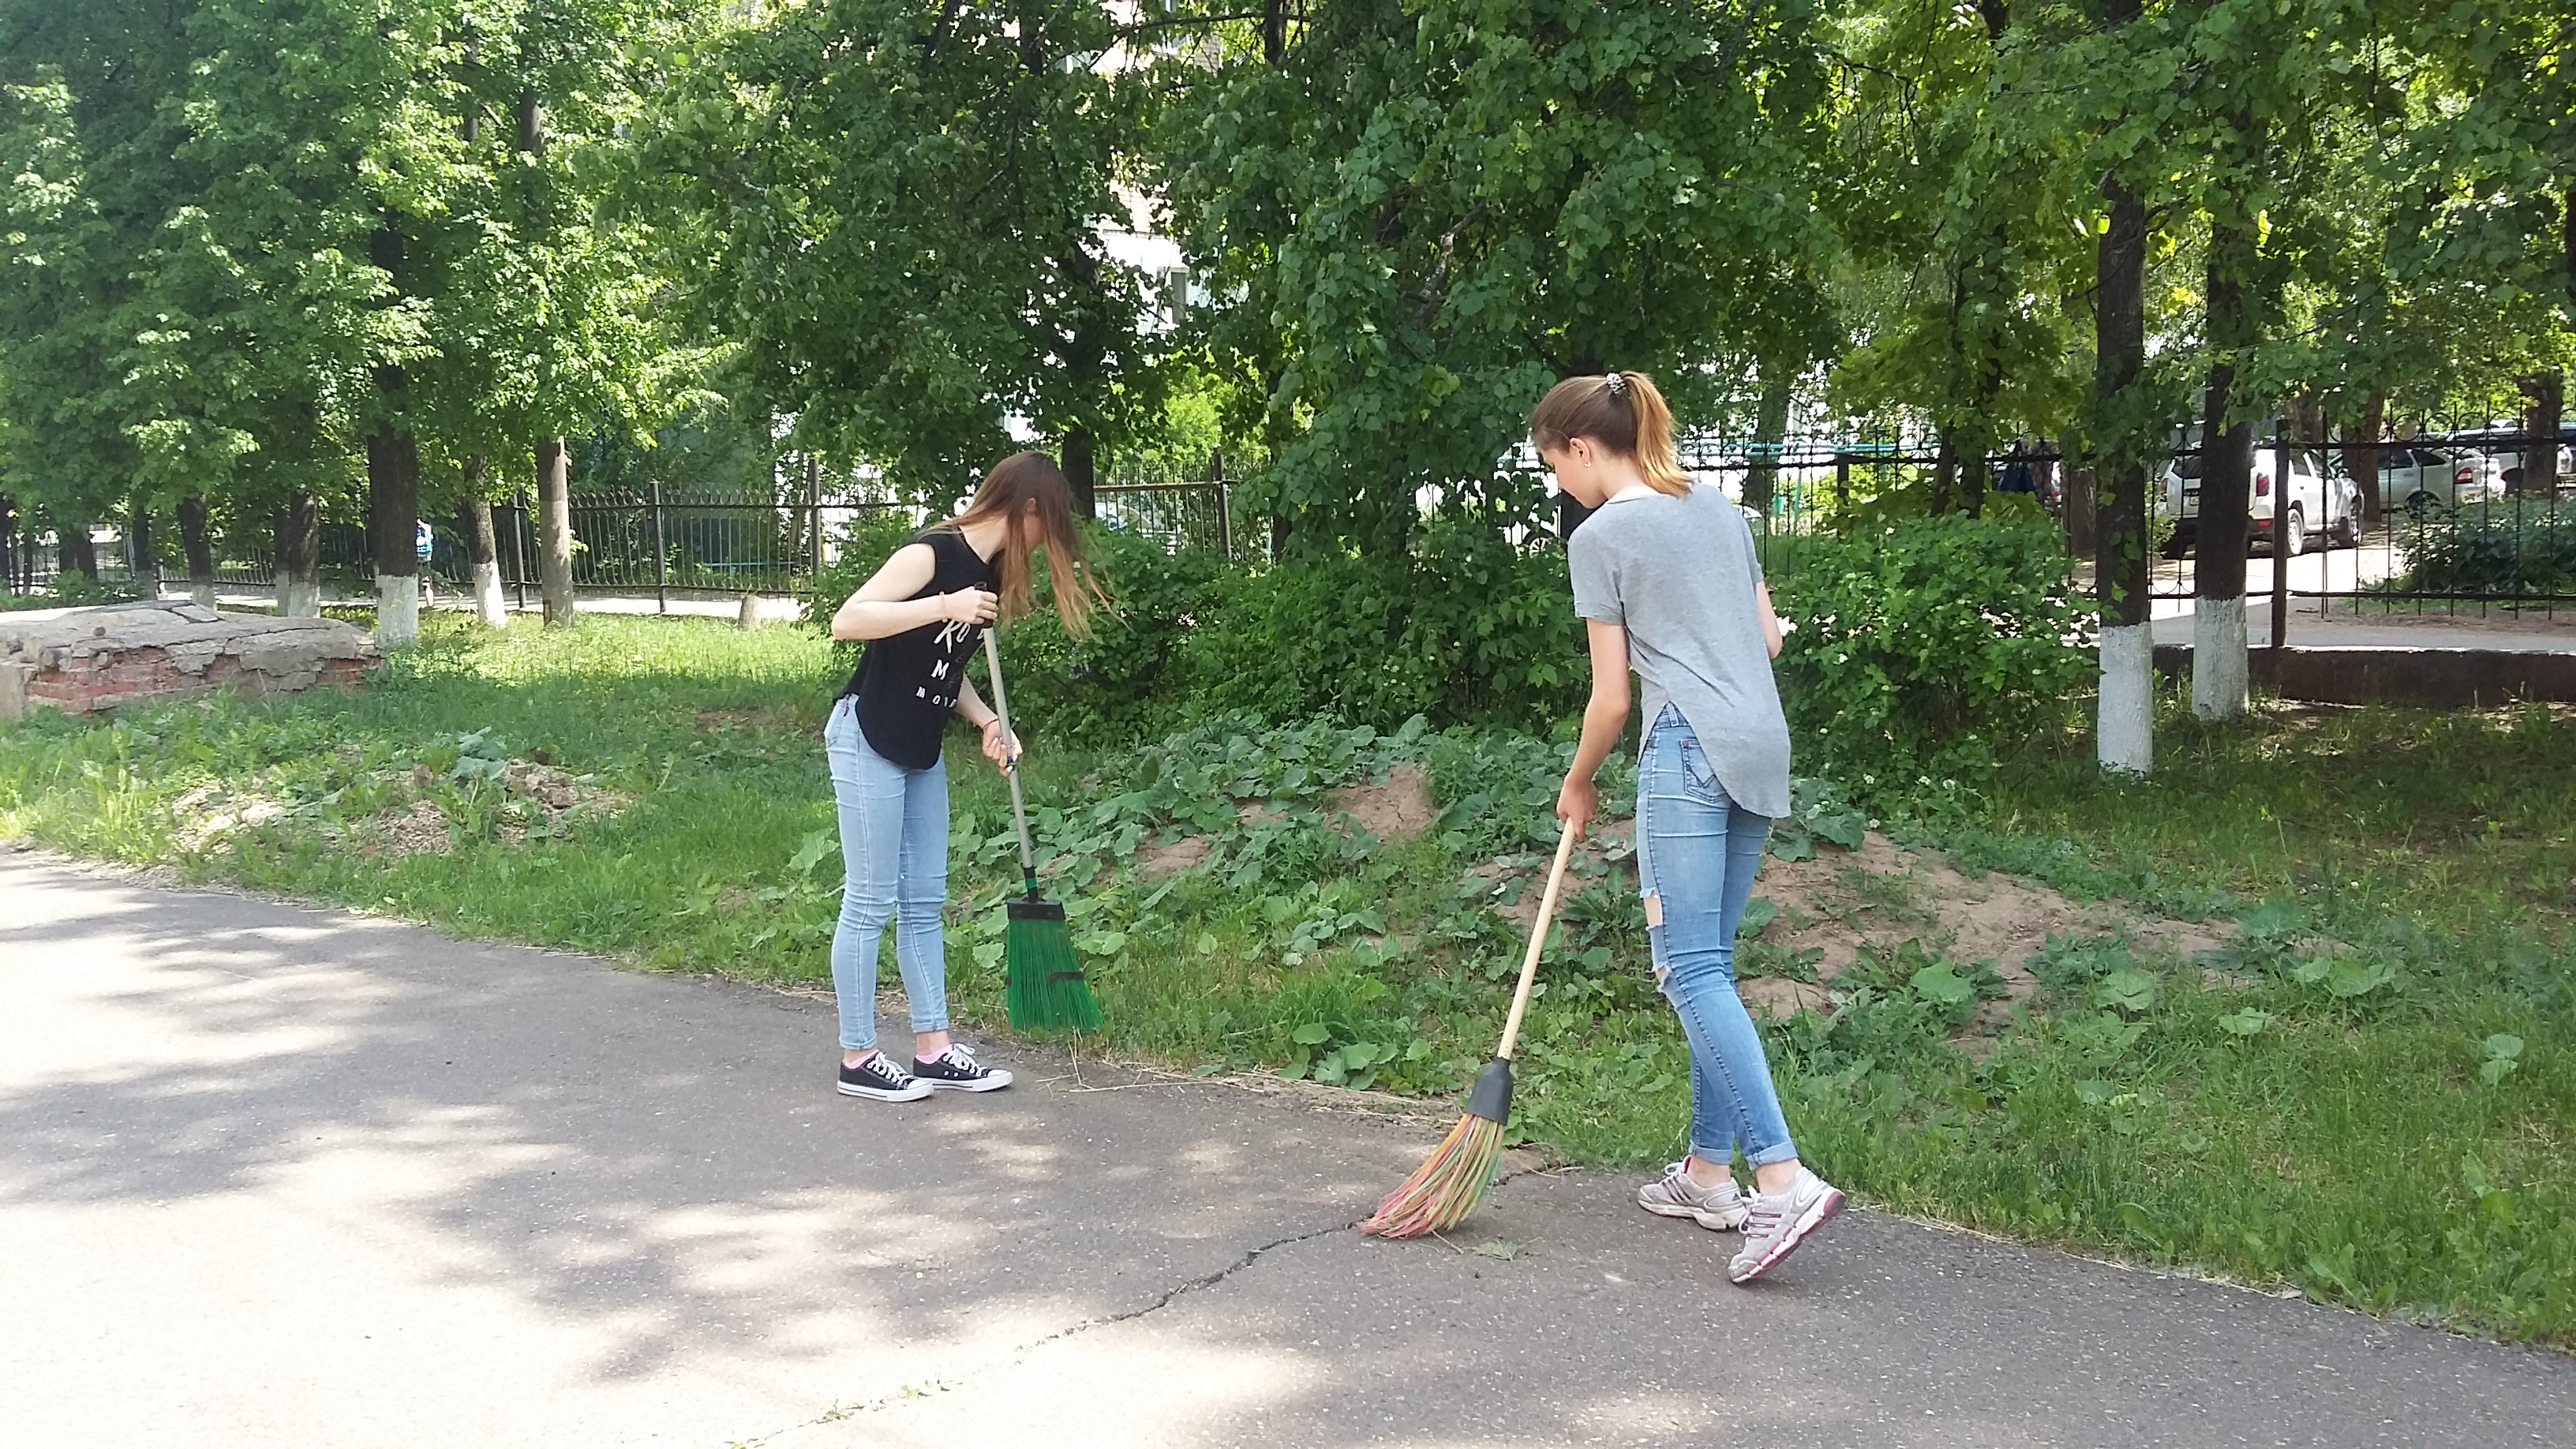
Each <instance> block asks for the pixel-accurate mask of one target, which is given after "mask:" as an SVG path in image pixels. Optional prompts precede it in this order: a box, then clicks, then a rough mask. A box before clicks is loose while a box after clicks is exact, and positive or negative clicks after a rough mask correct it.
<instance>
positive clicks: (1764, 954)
mask: <svg viewBox="0 0 2576 1449" xmlns="http://www.w3.org/2000/svg"><path fill="white" fill-rule="evenodd" d="M1617 828H1618V831H1619V833H1617V834H1613V833H1612V831H1610V830H1604V831H1602V832H1600V834H1599V835H1598V836H1596V838H1595V839H1593V840H1590V841H1587V842H1586V843H1585V844H1584V845H1583V846H1582V847H1579V848H1578V850H1577V857H1578V859H1580V858H1581V857H1582V856H1584V855H1585V854H1586V853H1592V854H1593V855H1594V856H1595V860H1596V864H1595V867H1594V869H1593V870H1591V871H1590V872H1587V873H1588V874H1594V875H1597V874H1598V873H1599V872H1600V870H1601V869H1602V868H1604V866H1606V863H1607V861H1609V860H1614V859H1619V858H1624V857H1625V856H1626V855H1628V854H1629V853H1630V839H1631V835H1630V832H1632V831H1633V828H1634V827H1633V822H1629V821H1621V822H1618V827H1617ZM1546 869H1547V861H1546V859H1545V858H1544V857H1539V856H1531V855H1517V856H1504V857H1501V858H1500V859H1497V860H1492V861H1487V862H1485V863H1484V864H1482V865H1480V866H1477V867H1476V868H1475V869H1474V870H1473V871H1472V872H1470V874H1471V875H1473V876H1474V877H1475V878H1476V879H1478V880H1481V881H1484V882H1486V884H1487V886H1488V887H1489V889H1491V890H1492V891H1493V892H1494V893H1495V894H1494V909H1495V910H1497V911H1499V912H1500V913H1501V914H1502V915H1503V916H1505V917H1506V918H1508V919H1509V920H1511V921H1512V922H1513V924H1515V925H1517V926H1519V927H1520V928H1521V929H1522V930H1527V929H1529V927H1530V924H1531V922H1533V921H1535V920H1536V919H1537V917H1538V905H1539V895H1540V892H1541V890H1542V889H1543V887H1544V880H1545V874H1546ZM1572 888H1573V886H1572V884H1571V883H1569V887H1568V889H1569V890H1571V889H1572ZM1753 894H1754V896H1755V898H1756V899H1757V900H1760V901H1767V902H1768V903H1769V904H1770V905H1771V907H1772V908H1774V909H1775V910H1776V912H1777V914H1776V915H1774V916H1773V917H1772V919H1771V921H1770V923H1769V924H1768V925H1766V926H1764V927H1763V928H1762V929H1761V930H1760V931H1759V932H1758V933H1755V934H1754V935H1752V936H1750V937H1748V938H1746V939H1745V940H1744V941H1742V942H1739V944H1738V949H1737V956H1736V964H1737V968H1738V976H1739V981H1740V986H1739V990H1740V991H1741V993H1742V995H1743V997H1744V1001H1745V1004H1746V1005H1747V1006H1748V1007H1750V1008H1752V1009H1753V1010H1754V1011H1755V1012H1757V1013H1759V1012H1769V1013H1771V1014H1774V1015H1782V1016H1785V1015H1788V1014H1790V1013H1792V1012H1795V1011H1797V1010H1799V1009H1800V1008H1802V1007H1815V1008H1821V1007H1825V1006H1828V1005H1830V1004H1831V1002H1832V999H1833V994H1832V983H1833V981H1834V978H1835V977H1836V976H1838V975H1840V974H1841V973H1842V972H1843V971H1845V970H1847V969H1848V968H1849V967H1850V966H1851V965H1852V963H1853V962H1854V961H1856V960H1858V959H1859V957H1860V953H1861V952H1862V951H1863V950H1864V949H1867V950H1870V951H1872V952H1874V953H1879V954H1882V955H1884V954H1886V953H1891V952H1893V951H1894V950H1895V948H1896V947H1898V946H1900V945H1902V944H1903V943H1905V942H1907V941H1915V942H1919V943H1921V945H1922V947H1923V948H1924V949H1925V950H1926V951H1929V952H1931V953H1933V954H1935V955H1938V956H1940V957H1943V958H1945V959H1947V960H1950V961H1954V962H1958V963H1960V964H1962V965H1969V964H1974V963H1977V962H1992V963H1994V970H1995V973H1996V974H1997V975H1998V976H2000V977H2001V978H2002V979H2003V982H2004V989H2005V994H2004V996H2003V997H2002V998H2001V999H2000V1000H1995V1001H1989V1002H1987V1003H1986V1005H1985V1006H1984V1007H1983V1008H1982V1009H1981V1010H1980V1012H1979V1017H1978V1020H1977V1021H1976V1022H1973V1023H1971V1025H1970V1030H1972V1031H1973V1030H1976V1029H1977V1028H1979V1027H1981V1026H1991V1025H1992V1024H1994V1023H1996V1022H1999V1021H2001V1020H2002V1019H2003V1018H2004V1016H2005V1015H2006V1014H2007V1013H2008V1012H2009V1011H2010V1009H2011V1006H2012V1003H2014V1002H2017V1001H2020V1000H2022V999H2024V998H2026V997H2028V996H2029V995H2030V994H2031V992H2032V991H2033V990H2034V989H2035V988H2036V984H2037V983H2036V982H2035V981H2034V980H2033V978H2032V976H2031V973H2030V969H2029V964H2028V963H2029V961H2030V958H2031V956H2032V955H2033V954H2034V953H2036V952H2037V951H2039V950H2040V948H2041V947H2043V946H2045V945H2046V944H2047V942H2048V938H2049V937H2050V936H2052V935H2055V936H2099V935H2105V934H2111V933H2118V934H2121V935H2124V936H2125V937H2126V938H2127V939H2128V940H2129V942H2130V943H2131V946H2132V948H2133V949H2134V950H2135V951H2136V952H2137V953H2138V954H2140V955H2141V956H2145V957H2150V958H2155V957H2163V958H2170V959H2173V960H2176V961H2184V962H2188V961H2191V960H2193V959H2195V958H2197V957H2199V956H2200V955H2202V954H2203V953H2204V952H2208V951H2211V950H2214V949H2216V948H2218V947H2220V946H2222V945H2224V944H2225V943H2226V941H2227V939H2228V937H2229V936H2231V935H2232V934H2233V933H2234V927H2233V926H2230V925H2223V924H2216V923H2200V924H2191V923H2186V922H2181V921H2169V920H2163V919H2160V918H2156V917H2149V916H2141V915H2139V914H2138V913H2136V912H2134V911H2131V910H2128V909H2125V908H2123V907H2121V906H2118V905H2116V904H2113V903H2110V902H2104V901H2096V902H2091V903H2086V902H2081V901H2076V900H2072V899H2070V898H2068V897H2067V896H2064V895H2062V894H2060V893H2058V892H2057V891H2055V890H2052V889H2050V888H2049V887H2048V886H2046V885H2043V884H2041V883H2039V882H2037V881H2033V880H2026V879H2023V878H2021V877H2018V876H2010V875H2004V874H2000V873H1989V874H1986V875H1983V876H1977V877H1971V876H1969V875H1968V874H1967V873H1966V872H1964V871H1961V870H1960V869H1959V868H1958V867H1956V866H1954V865H1952V864H1951V863H1950V861H1949V860H1948V859H1947V858H1946V857H1944V856H1942V855H1941V854H1940V853H1939V852H1937V851H1930V850H1909V849H1907V848H1905V847H1902V846H1899V845H1897V844H1896V843H1895V842H1894V841H1891V840H1889V839H1888V838H1887V837H1885V836H1883V835H1876V834H1872V835H1870V836H1868V837H1866V838H1865V839H1864V841H1863V843H1862V846H1861V848H1860V849H1859V850H1856V851H1845V850H1835V849H1830V848H1828V849H1826V850H1825V851H1824V852H1823V853H1822V854H1820V855H1818V856H1817V857H1816V858H1814V859H1812V860H1798V861H1791V860H1782V859H1780V858H1778V857H1777V856H1766V857H1764V859H1763V862H1762V871H1761V874H1760V875H1759V876H1758V877H1756V879H1755V881H1754V885H1753ZM1756 909H1757V910H1758V909H1759V907H1757V908H1756Z"/></svg>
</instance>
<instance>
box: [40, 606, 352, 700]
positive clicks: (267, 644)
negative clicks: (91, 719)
mask: <svg viewBox="0 0 2576 1449" xmlns="http://www.w3.org/2000/svg"><path fill="white" fill-rule="evenodd" d="M382 657H383V656H382V654H381V652H380V651H379V650H378V649H377V647H376V642H375V640H374V639H373V638H371V637H369V635H368V634H367V632H366V631H365V630H363V629H360V628H358V627H356V626H355V625H352V624H347V623H343V622H342V621H340V620H338V619H280V618H272V617H270V616H268V615H265V614H226V613H222V612H219V611H217V610H214V609H209V608H207V607H206V606H204V605H202V604H198V603H193V602H189V601H186V600H175V599H174V600H163V601H159V602H146V603H132V604H109V605H105V606H102V607H99V608H94V609H76V610H72V611H69V612H67V613H62V614H57V615H51V616H49V617H43V618H38V619H35V620H32V621H26V622H17V621H12V620H11V619H10V618H9V616H8V615H6V614H0V719H22V718H24V717H25V716H26V713H27V711H28V710H30V709H32V708H34V707H36V706H38V705H46V706H50V707H52V708H54V709H58V710H61V711H63V712H64V713H66V714H91V713H94V712H96V711H99V710H104V709H114V708H116V707H117V706H119V705H127V704H135V703H140V702H142V701H146V700H157V699H173V698H180V697H184V696H187V695H193V694H204V693H206V692H208V691H210V690H215V689H237V690H240V691H242V692H244V693H246V694H293V693H295V692H297V691H299V690H305V689H311V688H313V687H314V686H315V685H354V684H357V683H358V682H359V681H360V680H361V679H362V678H363V677H364V675H365V673H366V670H367V668H368V666H370V665H372V664H374V663H375V662H376V661H377V660H379V659H380V658H382Z"/></svg>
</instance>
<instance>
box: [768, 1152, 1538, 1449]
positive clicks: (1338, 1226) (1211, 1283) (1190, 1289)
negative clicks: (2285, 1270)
mask: <svg viewBox="0 0 2576 1449" xmlns="http://www.w3.org/2000/svg"><path fill="white" fill-rule="evenodd" d="M1515 1175H1517V1174H1515ZM1509 1180H1510V1179H1509V1178H1508V1177H1506V1178H1502V1179H1498V1180H1497V1181H1496V1184H1495V1185H1496V1186H1498V1187H1499V1186H1500V1185H1501V1184H1502V1182H1505V1181H1509ZM1355 1226H1356V1224H1354V1223H1348V1222H1341V1223H1333V1224H1330V1225H1328V1226H1325V1227H1320V1228H1309V1229H1307V1230H1306V1231H1304V1232H1302V1233H1291V1234H1289V1235H1288V1236H1286V1237H1284V1238H1274V1239H1272V1240H1271V1241H1269V1242H1266V1243H1263V1244H1260V1245H1259V1246H1257V1247H1253V1248H1249V1249H1246V1250H1245V1251H1244V1253H1243V1256H1241V1257H1239V1258H1237V1259H1235V1260H1234V1261H1233V1262H1231V1263H1228V1264H1226V1265H1225V1266H1224V1267H1222V1268H1218V1269H1216V1270H1214V1271H1212V1272H1207V1273H1202V1274H1200V1275H1199V1276H1197V1277H1195V1278H1190V1279H1185V1280H1183V1281H1181V1282H1179V1283H1175V1284H1173V1285H1172V1286H1171V1287H1169V1288H1166V1289H1164V1290H1163V1291H1162V1292H1161V1293H1159V1294H1156V1295H1155V1296H1154V1298H1153V1299H1152V1300H1151V1301H1150V1302H1146V1303H1142V1304H1139V1305H1137V1306H1136V1307H1134V1308H1130V1309H1128V1310H1126V1311H1125V1312H1123V1313H1109V1314H1103V1315H1101V1316H1099V1317H1097V1318H1085V1319H1082V1320H1080V1321H1079V1322H1075V1323H1070V1324H1067V1325H1066V1326H1064V1327H1062V1328H1059V1329H1057V1330H1056V1331H1055V1332H1053V1333H1050V1334H1047V1335H1046V1336H1045V1337H1043V1338H1035V1339H1031V1340H1030V1341H1028V1342H1027V1343H1024V1344H1021V1345H1019V1346H1018V1347H1016V1348H1013V1349H1012V1350H1010V1353H1009V1356H1008V1357H1007V1358H1006V1359H1005V1360H1004V1361H1002V1362H1000V1363H996V1364H992V1365H989V1366H987V1367H984V1368H979V1369H975V1370H972V1371H970V1372H969V1373H968V1374H967V1375H966V1377H965V1378H962V1379H933V1380H931V1381H930V1383H929V1385H928V1387H926V1388H925V1387H922V1386H919V1385H913V1384H906V1385H905V1386H904V1387H902V1388H901V1389H898V1390H896V1391H895V1392H894V1393H891V1394H881V1395H879V1396H877V1397H876V1398H873V1399H868V1400H864V1401H862V1402H859V1403H855V1404H834V1405H833V1406H832V1407H831V1408H829V1409H826V1410H824V1411H823V1412H822V1413H820V1414H817V1415H816V1416H814V1417H813V1418H811V1419H807V1420H805V1421H803V1422H801V1423H796V1424H790V1425H788V1426H787V1427H786V1428H784V1429H773V1430H771V1431H770V1432H768V1433H766V1434H762V1435H760V1436H758V1437H757V1438H751V1439H730V1440H727V1441H726V1442H725V1449H760V1446H761V1445H763V1444H767V1443H769V1442H770V1441H771V1440H773V1439H777V1438H780V1437H782V1436H785V1435H788V1434H793V1433H795V1432H796V1431H797V1430H799V1429H813V1428H819V1427H821V1426H822V1425H825V1424H836V1423H839V1422H841V1421H842V1420H844V1419H850V1418H855V1417H857V1416H858V1415H860V1414H867V1413H874V1412H876V1411H877V1410H880V1409H885V1408H890V1407H892V1406H893V1405H895V1404H899V1403H902V1402H903V1401H905V1400H906V1399H918V1398H928V1397H929V1396H930V1395H932V1394H934V1393H951V1392H954V1391H955V1390H958V1389H962V1388H965V1387H967V1385H968V1384H969V1383H971V1382H972V1381H973V1380H976V1379H980V1378H984V1377H987V1376H989V1375H991V1374H994V1373H997V1372H999V1371H1001V1370H1003V1369H1007V1368H1017V1367H1018V1366H1019V1365H1021V1364H1023V1363H1026V1362H1027V1361H1028V1358H1029V1355H1031V1354H1033V1353H1035V1352H1037V1351H1038V1350H1039V1349H1042V1348H1044V1347H1046V1346H1047V1345H1048V1344H1051V1343H1060V1342H1062V1341H1064V1340H1065V1339H1068V1338H1072V1337H1074V1336H1076V1335H1078V1334H1084V1333H1089V1332H1090V1331H1092V1330H1093V1329H1095V1328H1106V1327H1109V1326H1110V1325H1112V1324H1119V1323H1133V1322H1135V1321H1136V1320H1137V1319H1140V1318H1145V1317H1149V1316H1151V1315H1153V1314H1155V1313H1158V1312H1161V1311H1162V1310H1163V1309H1165V1308H1169V1307H1170V1306H1172V1304H1174V1303H1175V1302H1178V1301H1179V1300H1180V1299H1182V1298H1184V1297H1187V1296H1188V1295H1190V1294H1192V1293H1196V1292H1198V1291H1199V1290H1200V1289H1202V1288H1213V1287H1215V1286H1216V1285H1217V1284H1219V1283H1222V1282H1224V1281H1225V1280H1226V1279H1228V1278H1231V1277H1233V1276H1234V1275H1235V1274H1237V1273H1240V1272H1242V1271H1243V1270H1244V1269H1246V1268H1249V1267H1251V1266H1252V1265H1253V1264H1255V1263H1258V1262H1260V1261H1261V1260H1262V1258H1263V1257H1265V1256H1267V1255H1268V1254H1270V1253H1273V1252H1275V1251H1277V1250H1279V1249H1281V1248H1293V1247H1295V1246H1296V1245H1297V1244H1299V1243H1311V1242H1313V1241H1315V1240H1316V1239H1317V1238H1322V1237H1329V1236H1331V1235H1332V1234H1334V1233H1346V1232H1349V1231H1351V1230H1352V1229H1353V1228H1354V1227H1355Z"/></svg>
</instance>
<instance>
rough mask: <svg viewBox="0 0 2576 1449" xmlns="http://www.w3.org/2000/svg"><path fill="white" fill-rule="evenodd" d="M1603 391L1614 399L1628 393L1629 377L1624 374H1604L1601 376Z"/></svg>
mask: <svg viewBox="0 0 2576 1449" xmlns="http://www.w3.org/2000/svg"><path fill="white" fill-rule="evenodd" d="M1601 390H1602V391H1603V392H1606V393H1608V394H1610V395H1611V396H1612V397H1618V396H1621V395H1622V394H1624V393H1626V392H1627V391H1628V375H1627V374H1626V373H1624V372H1605V373H1603V374H1602V375H1601Z"/></svg>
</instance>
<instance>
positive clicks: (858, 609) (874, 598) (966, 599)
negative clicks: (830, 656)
mask: <svg viewBox="0 0 2576 1449" xmlns="http://www.w3.org/2000/svg"><path fill="white" fill-rule="evenodd" d="M938 566H939V560H938V559H937V558H936V557H934V556H933V555H932V554H931V552H930V545H928V544H926V543H908V544H905V545H904V546H903V547H901V548H899V549H896V550H895V551H894V557H892V558H890V559H887V560H886V561H885V566H884V567H882V568H880V569H878V570H877V571H876V575H875V576H874V577H873V578H870V579H869V580H868V581H867V582H866V583H864V584H861V585H860V586H859V591H858V592H857V593H855V594H852V595H850V597H849V599H848V600H847V601H846V602H844V603H843V604H842V605H841V607H840V608H839V609H838V610H836V611H835V612H834V613H833V615H832V637H833V638H835V639H883V638H886V637H888V636H890V635H894V634H900V633H902V632H904V631H905V630H907V629H918V628H920V627H921V626H922V625H924V624H937V623H941V622H943V621H954V622H956V623H960V624H987V623H990V622H992V619H993V611H994V608H995V606H996V602H997V601H996V600H995V599H994V597H993V596H992V595H991V594H989V593H986V592H985V591H984V590H982V589H960V590H958V591H957V592H956V593H953V594H933V595H931V596H930V597H928V598H925V599H916V598H914V597H912V596H913V595H914V594H917V593H920V592H921V591H922V590H923V589H924V588H926V587H928V586H929V584H930V576H931V574H932V573H933V572H934V571H936V570H937V568H938Z"/></svg>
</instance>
